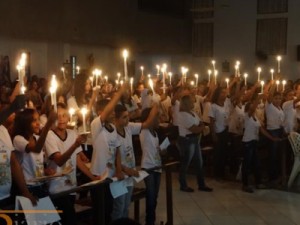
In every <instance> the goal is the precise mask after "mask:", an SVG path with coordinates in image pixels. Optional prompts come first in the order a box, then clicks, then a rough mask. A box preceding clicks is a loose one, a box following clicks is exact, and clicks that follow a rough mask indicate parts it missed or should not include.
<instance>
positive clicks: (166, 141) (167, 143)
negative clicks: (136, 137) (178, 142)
mask: <svg viewBox="0 0 300 225" xmlns="http://www.w3.org/2000/svg"><path fill="white" fill-rule="evenodd" d="M169 145H170V141H169V138H167V137H166V138H165V140H164V141H163V142H162V143H161V144H160V146H159V147H160V149H161V150H166V149H167V148H168V146H169Z"/></svg>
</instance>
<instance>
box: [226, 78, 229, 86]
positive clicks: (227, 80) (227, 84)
mask: <svg viewBox="0 0 300 225" xmlns="http://www.w3.org/2000/svg"><path fill="white" fill-rule="evenodd" d="M225 81H226V87H227V88H229V79H228V78H226V79H225Z"/></svg>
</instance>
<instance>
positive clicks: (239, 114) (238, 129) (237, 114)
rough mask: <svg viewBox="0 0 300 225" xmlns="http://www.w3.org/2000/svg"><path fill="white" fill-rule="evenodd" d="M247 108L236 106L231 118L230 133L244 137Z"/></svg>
mask: <svg viewBox="0 0 300 225" xmlns="http://www.w3.org/2000/svg"><path fill="white" fill-rule="evenodd" d="M244 109H245V106H244V105H242V107H239V106H238V105H236V106H235V107H234V109H233V110H232V112H231V114H230V117H229V124H228V131H229V132H230V133H233V134H237V135H243V130H244V116H245V110H244Z"/></svg>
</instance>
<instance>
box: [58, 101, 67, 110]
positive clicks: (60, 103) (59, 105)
mask: <svg viewBox="0 0 300 225" xmlns="http://www.w3.org/2000/svg"><path fill="white" fill-rule="evenodd" d="M57 108H61V109H68V106H67V105H66V104H65V103H62V102H59V103H57Z"/></svg>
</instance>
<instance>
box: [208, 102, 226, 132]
mask: <svg viewBox="0 0 300 225" xmlns="http://www.w3.org/2000/svg"><path fill="white" fill-rule="evenodd" d="M208 115H209V117H211V118H214V119H215V124H214V126H215V132H216V133H221V132H223V131H224V130H225V129H226V128H227V126H228V118H229V112H228V110H227V109H226V107H225V104H224V106H220V105H217V104H215V103H213V104H211V107H210V111H209V114H208Z"/></svg>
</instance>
